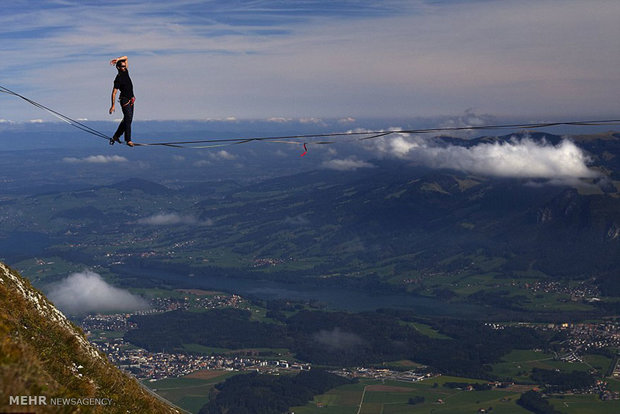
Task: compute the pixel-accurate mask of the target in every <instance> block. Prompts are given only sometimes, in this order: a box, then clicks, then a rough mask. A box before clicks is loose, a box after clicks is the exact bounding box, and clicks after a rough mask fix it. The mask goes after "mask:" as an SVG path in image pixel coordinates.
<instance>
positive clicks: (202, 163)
mask: <svg viewBox="0 0 620 414" xmlns="http://www.w3.org/2000/svg"><path fill="white" fill-rule="evenodd" d="M192 165H193V166H194V167H206V166H208V165H211V161H208V160H198V161H195V162H194V163H193V164H192Z"/></svg>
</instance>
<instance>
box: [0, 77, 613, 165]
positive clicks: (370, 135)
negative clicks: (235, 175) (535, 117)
mask: <svg viewBox="0 0 620 414" xmlns="http://www.w3.org/2000/svg"><path fill="white" fill-rule="evenodd" d="M0 92H3V93H6V94H8V95H12V96H15V97H18V98H20V99H22V100H24V101H26V102H28V103H29V104H31V105H34V106H35V107H37V108H40V109H42V110H44V111H46V112H48V113H50V114H52V115H53V116H55V117H56V118H58V119H60V120H62V121H64V122H66V123H68V124H69V125H71V126H73V127H75V128H78V129H80V130H82V131H84V132H86V133H88V134H91V135H94V136H96V137H99V138H103V139H105V140H107V141H109V142H110V144H113V143H114V141H113V140H112V137H110V136H108V135H106V134H104V133H103V132H101V131H98V130H96V129H94V128H91V127H89V126H88V125H85V124H84V123H82V122H79V121H77V120H75V119H73V118H70V117H68V116H66V115H63V114H61V113H60V112H58V111H55V110H53V109H50V108H48V107H47V106H44V105H42V104H40V103H38V102H36V101H33V100H32V99H29V98H27V97H25V96H23V95H20V94H19V93H17V92H14V91H12V90H10V89H8V88H6V87H4V86H1V85H0ZM615 125H620V119H607V120H588V121H558V122H537V123H522V124H497V125H468V126H458V127H437V128H421V129H389V130H384V131H348V132H330V133H324V134H302V135H287V136H263V137H247V138H214V139H202V140H190V141H164V142H141V143H138V142H134V146H136V147H156V146H164V147H173V148H193V149H202V148H216V147H224V146H229V145H239V144H247V143H250V142H273V143H286V144H296V145H303V148H304V152H303V154H301V156H304V155H306V153H307V152H308V145H325V144H334V143H336V142H337V141H336V140H341V139H342V138H346V137H350V138H353V140H356V141H364V140H370V139H375V138H380V137H385V136H388V135H392V134H429V133H435V132H458V131H477V130H491V129H495V130H503V129H538V128H549V127H555V126H615ZM318 138H334V140H330V141H312V142H308V141H306V140H311V139H318ZM300 140H301V142H299V141H300ZM349 141H351V140H349Z"/></svg>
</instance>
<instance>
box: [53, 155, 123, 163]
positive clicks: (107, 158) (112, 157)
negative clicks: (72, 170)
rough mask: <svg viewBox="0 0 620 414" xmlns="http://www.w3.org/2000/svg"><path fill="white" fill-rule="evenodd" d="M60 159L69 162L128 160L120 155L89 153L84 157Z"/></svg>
mask: <svg viewBox="0 0 620 414" xmlns="http://www.w3.org/2000/svg"><path fill="white" fill-rule="evenodd" d="M62 161H63V162H68V163H71V164H77V163H87V164H108V163H112V162H127V161H129V160H128V159H127V158H125V157H121V156H120V155H91V156H89V157H85V158H75V157H65V158H63V159H62Z"/></svg>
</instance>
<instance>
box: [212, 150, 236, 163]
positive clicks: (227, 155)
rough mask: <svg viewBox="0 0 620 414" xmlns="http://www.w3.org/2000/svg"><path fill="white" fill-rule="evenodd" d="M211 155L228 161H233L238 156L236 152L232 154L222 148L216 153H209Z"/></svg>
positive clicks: (216, 158)
mask: <svg viewBox="0 0 620 414" xmlns="http://www.w3.org/2000/svg"><path fill="white" fill-rule="evenodd" d="M209 157H211V158H212V159H214V160H226V161H231V160H235V159H237V156H236V155H234V154H231V153H230V152H228V151H225V150H221V151H217V152H214V153H211V154H209Z"/></svg>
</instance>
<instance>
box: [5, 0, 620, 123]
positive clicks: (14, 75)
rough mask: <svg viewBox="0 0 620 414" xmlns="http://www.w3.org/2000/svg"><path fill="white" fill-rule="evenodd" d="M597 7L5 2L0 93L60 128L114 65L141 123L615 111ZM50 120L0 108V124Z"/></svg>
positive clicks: (618, 48)
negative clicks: (125, 71) (125, 63)
mask: <svg viewBox="0 0 620 414" xmlns="http://www.w3.org/2000/svg"><path fill="white" fill-rule="evenodd" d="M619 21H620V2H618V1H615V0H611V1H604V0H504V1H502V0H494V1H489V0H472V1H463V0H382V1H378V0H355V1H353V0H325V1H322V0H295V1H284V0H251V1H250V0H245V1H242V0H204V1H194V0H179V1H169V0H148V1H136V0H122V1H116V0H110V1H105V2H101V1H72V0H51V1H37V0H22V1H20V0H17V1H12V2H6V4H3V13H2V14H1V15H0V56H1V57H2V59H0V73H2V77H1V81H0V85H2V86H4V87H7V88H9V89H12V90H14V91H16V92H18V93H21V94H23V95H25V96H27V97H29V98H31V99H33V100H35V101H38V102H40V103H42V104H44V105H46V106H49V107H51V108H53V109H55V110H57V111H59V112H61V113H63V114H66V115H68V116H71V117H73V118H75V119H88V120H115V119H118V118H119V117H120V115H119V114H118V113H117V114H113V115H110V114H108V109H109V107H110V94H111V90H112V83H113V79H114V76H115V75H116V70H115V68H114V67H112V66H110V65H109V61H110V59H112V58H114V57H118V56H121V55H127V56H129V58H130V59H129V71H130V74H131V77H132V79H133V83H134V90H135V94H136V97H137V102H136V112H135V118H136V119H140V120H188V119H193V120H213V119H223V120H226V119H229V120H238V119H263V120H273V121H274V122H283V121H286V120H290V119H295V120H303V119H318V118H330V119H340V118H342V119H360V118H397V117H401V118H408V117H411V118H413V117H437V116H455V115H458V114H463V113H467V112H468V111H469V112H475V113H480V114H489V115H491V116H495V117H500V118H501V117H520V118H523V119H530V118H531V119H537V120H539V119H547V120H566V119H577V118H581V119H604V118H609V117H612V118H617V116H615V117H614V114H618V113H619V112H620V99H618V97H619V96H620V71H619V70H618V67H620V41H619V40H618V39H620V24H618V22H619ZM32 120H43V121H47V120H55V119H54V118H51V116H50V115H49V114H46V113H44V112H42V111H40V110H39V109H37V108H35V107H32V106H30V105H28V104H27V103H25V102H23V101H21V100H19V99H16V98H15V97H12V96H9V95H4V94H0V122H5V123H7V122H28V121H32Z"/></svg>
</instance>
